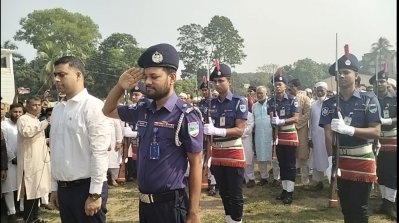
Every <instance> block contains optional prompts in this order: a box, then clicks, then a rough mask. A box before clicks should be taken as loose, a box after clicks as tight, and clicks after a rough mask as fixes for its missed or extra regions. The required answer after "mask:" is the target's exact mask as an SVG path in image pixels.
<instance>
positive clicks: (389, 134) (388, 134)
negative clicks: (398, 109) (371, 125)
mask: <svg viewBox="0 0 399 223" xmlns="http://www.w3.org/2000/svg"><path fill="white" fill-rule="evenodd" d="M380 136H381V137H393V136H397V132H396V129H393V130H391V131H381V134H380Z"/></svg>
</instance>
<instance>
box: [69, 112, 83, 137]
mask: <svg viewBox="0 0 399 223" xmlns="http://www.w3.org/2000/svg"><path fill="white" fill-rule="evenodd" d="M65 124H66V126H67V129H68V131H70V132H74V133H77V134H83V133H84V132H85V128H84V126H85V123H84V119H83V117H82V116H81V115H77V114H75V115H71V116H67V117H66V123H65Z"/></svg>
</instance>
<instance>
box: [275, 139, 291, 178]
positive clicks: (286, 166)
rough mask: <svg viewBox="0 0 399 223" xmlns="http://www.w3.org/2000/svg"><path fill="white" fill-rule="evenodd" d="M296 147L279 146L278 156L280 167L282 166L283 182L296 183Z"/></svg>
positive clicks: (277, 149) (277, 148)
mask: <svg viewBox="0 0 399 223" xmlns="http://www.w3.org/2000/svg"><path fill="white" fill-rule="evenodd" d="M295 152H296V147H293V146H286V145H277V147H276V154H277V159H278V165H279V166H280V178H281V180H289V181H293V182H295V176H296V167H295V165H296V156H295Z"/></svg>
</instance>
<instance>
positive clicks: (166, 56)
mask: <svg viewBox="0 0 399 223" xmlns="http://www.w3.org/2000/svg"><path fill="white" fill-rule="evenodd" d="M137 64H138V65H139V66H140V67H141V68H147V67H170V68H173V69H175V70H177V68H179V54H178V53H177V51H176V49H175V48H174V47H173V46H172V45H170V44H167V43H161V44H158V45H154V46H151V47H149V48H148V49H147V50H146V51H144V53H143V54H141V56H140V58H139V59H138V61H137Z"/></svg>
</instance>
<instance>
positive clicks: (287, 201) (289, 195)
mask: <svg viewBox="0 0 399 223" xmlns="http://www.w3.org/2000/svg"><path fill="white" fill-rule="evenodd" d="M293 193H294V192H287V195H286V196H285V198H284V200H283V203H284V204H291V203H292V201H293V200H294V198H293V197H292V195H293Z"/></svg>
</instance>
